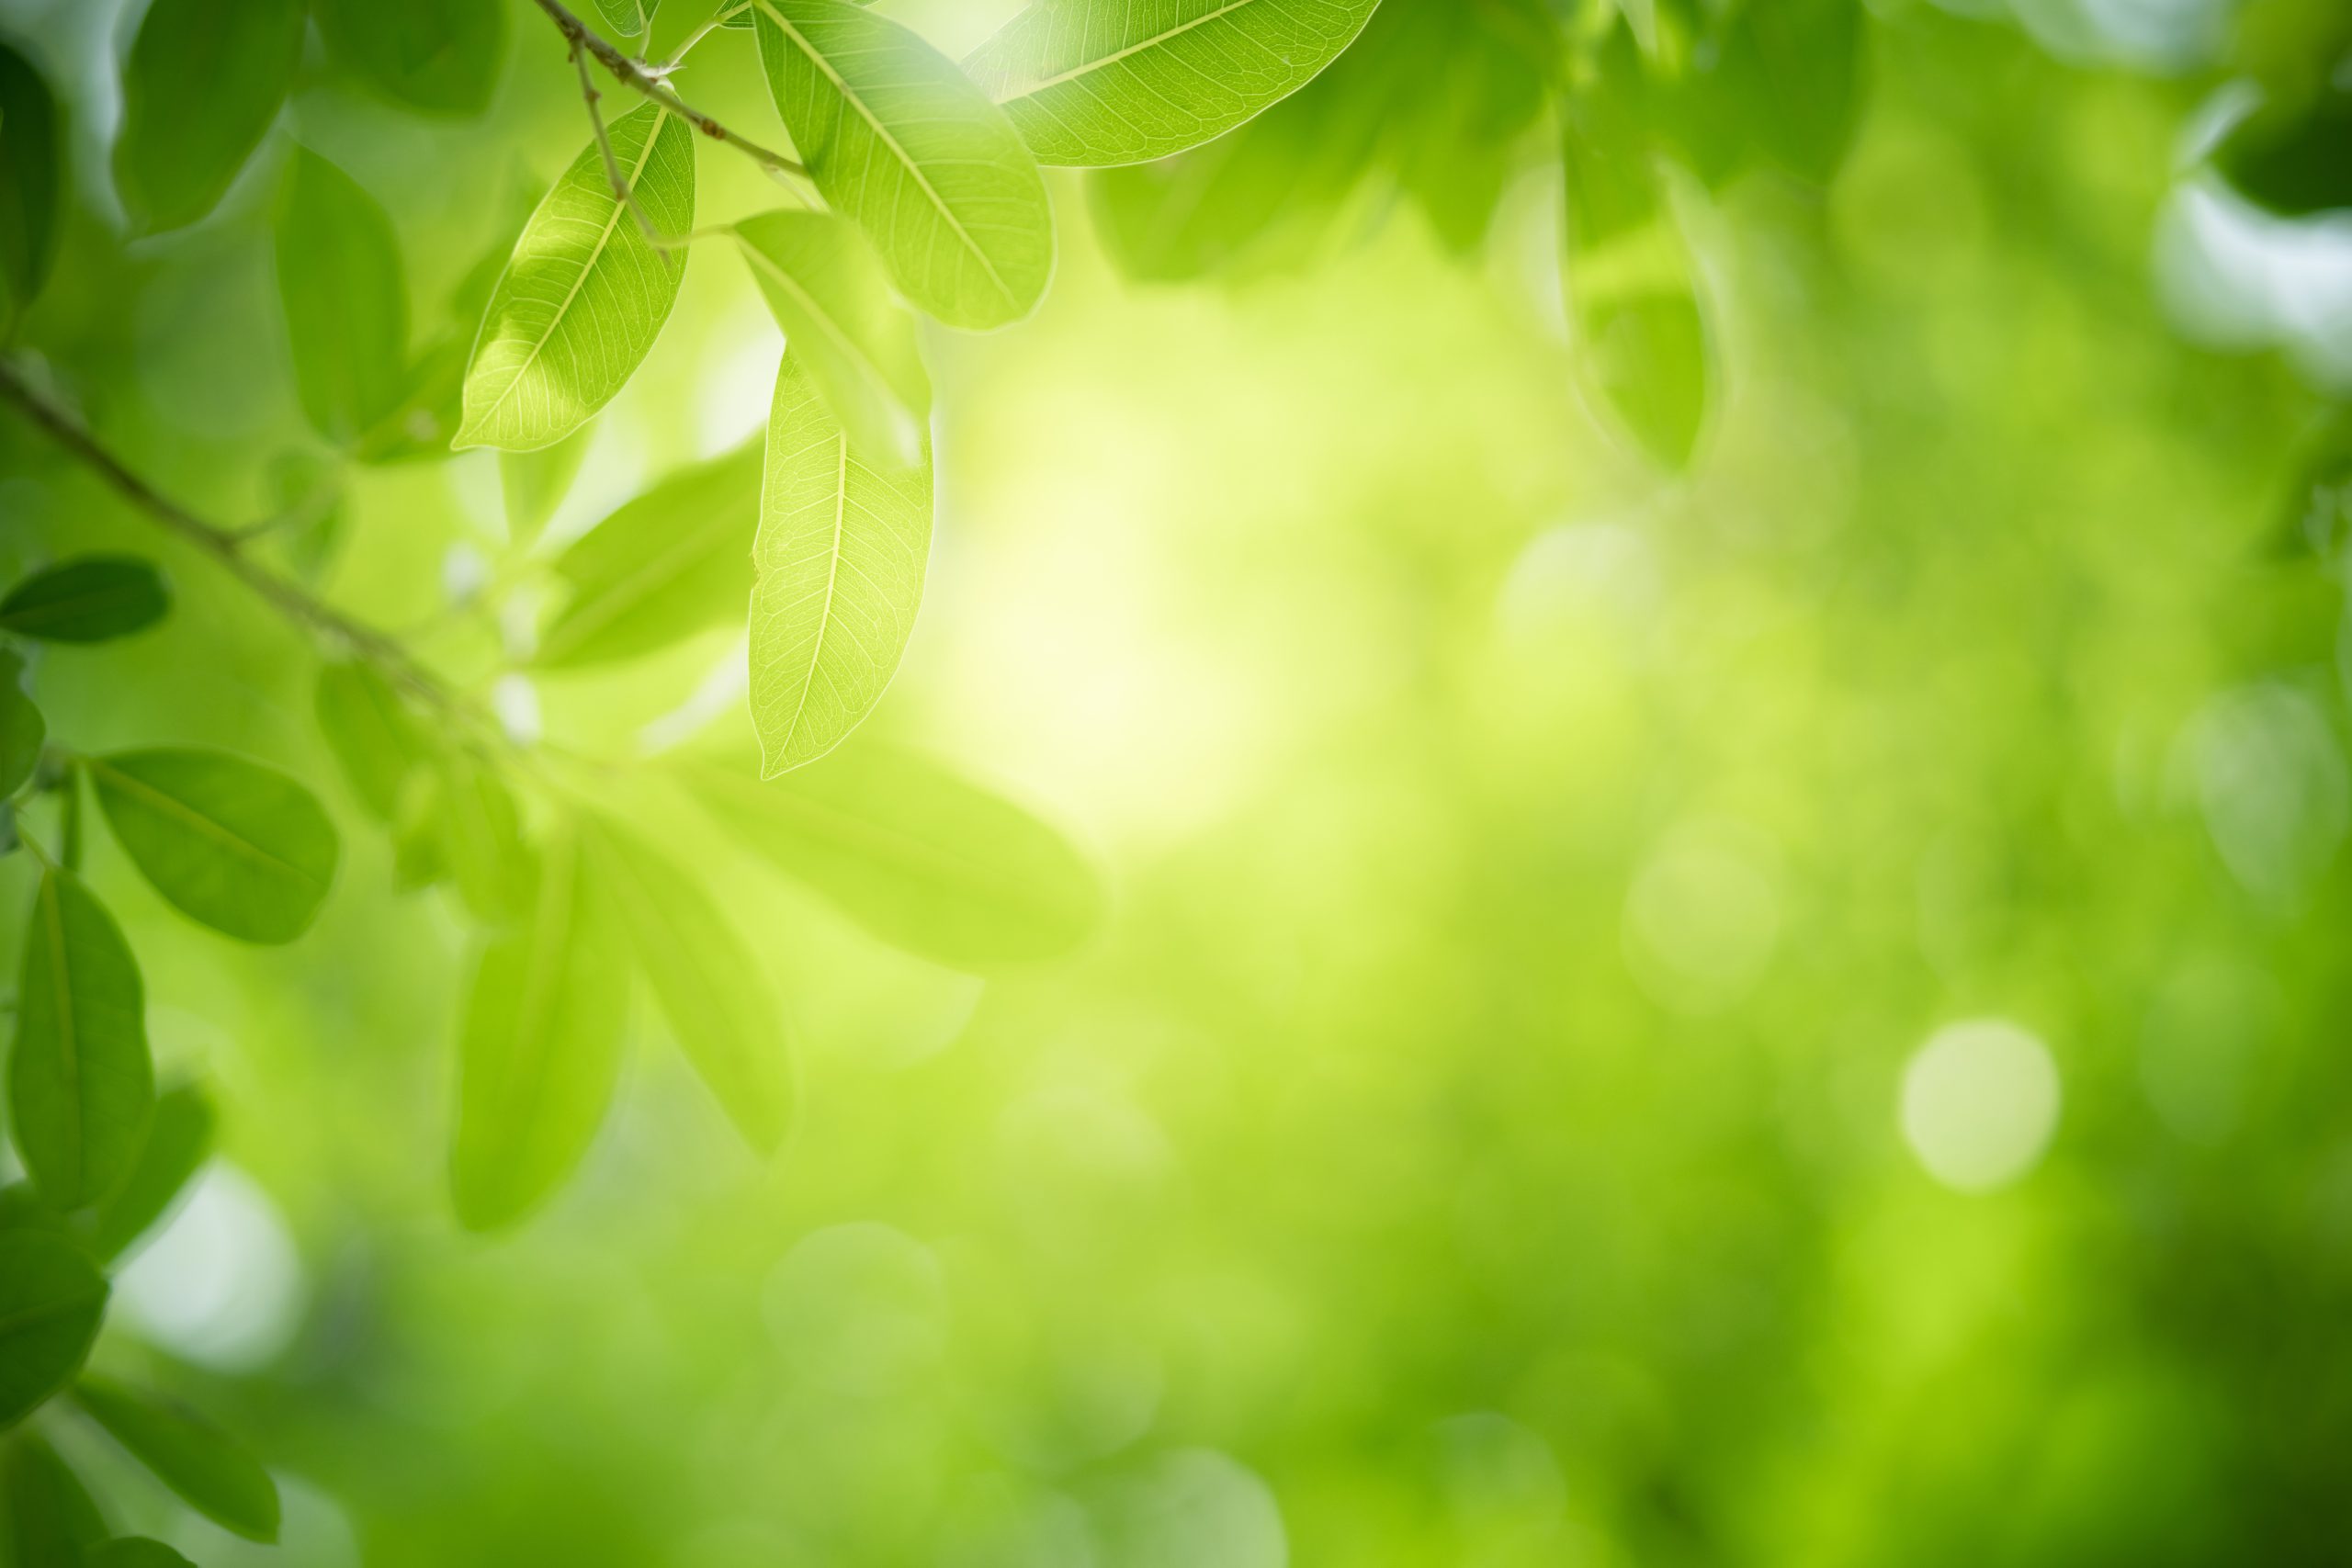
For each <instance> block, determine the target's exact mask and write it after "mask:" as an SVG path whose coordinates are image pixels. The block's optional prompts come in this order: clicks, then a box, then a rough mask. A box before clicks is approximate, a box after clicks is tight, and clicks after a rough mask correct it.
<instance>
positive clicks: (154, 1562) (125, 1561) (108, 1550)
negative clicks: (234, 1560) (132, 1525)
mask: <svg viewBox="0 0 2352 1568" xmlns="http://www.w3.org/2000/svg"><path fill="white" fill-rule="evenodd" d="M82 1564H83V1568H196V1565H195V1564H194V1563H192V1562H189V1561H188V1560H187V1558H185V1557H182V1556H181V1555H180V1554H179V1553H178V1552H176V1551H173V1550H172V1549H171V1548H170V1547H168V1546H165V1545H164V1543H163V1542H162V1541H160V1540H150V1539H148V1538H147V1537H146V1536H143V1535H127V1536H124V1537H122V1538H121V1539H120V1540H109V1541H105V1542H102V1543H100V1544H99V1545H96V1546H94V1547H92V1548H90V1549H89V1550H88V1551H85V1552H84V1553H83V1554H82Z"/></svg>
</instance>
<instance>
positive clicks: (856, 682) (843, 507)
mask: <svg viewBox="0 0 2352 1568" xmlns="http://www.w3.org/2000/svg"><path fill="white" fill-rule="evenodd" d="M931 504H932V495H931V454H930V445H929V442H928V440H926V441H925V443H924V445H923V448H922V458H921V461H920V462H919V463H918V464H917V465H916V466H914V467H912V468H899V467H897V466H896V465H894V464H890V463H887V462H886V463H876V462H875V461H874V460H872V458H871V457H870V456H869V455H867V454H865V453H864V452H861V451H858V450H856V449H855V448H854V446H852V444H851V442H850V439H849V435H848V433H847V432H845V431H844V430H842V426H841V423H840V422H839V421H837V420H835V419H834V418H833V416H832V412H831V410H830V409H828V408H827V407H826V406H825V401H824V400H823V399H822V398H820V397H819V396H818V395H817V391H816V388H815V387H814V385H813V384H812V383H811V382H810V380H809V377H808V376H807V375H806V374H804V373H803V372H802V371H801V369H800V367H799V362H798V358H797V355H792V354H786V355H785V356H784V364H783V366H782V367H781V368H780V369H779V370H778V372H777V375H776V384H775V404H774V406H773V408H772V409H771V411H770V412H769V415H768V438H767V469H766V478H765V480H764V481H763V486H762V489H761V491H760V532H759V538H758V541H757V542H756V543H755V544H754V545H753V546H752V564H753V567H754V569H755V570H756V571H757V573H758V581H757V582H756V583H755V585H754V586H753V588H752V616H751V662H752V725H753V727H754V728H756V729H757V730H758V731H759V736H760V750H761V754H762V757H763V771H764V772H765V773H766V774H767V775H768V776H769V777H771V778H773V777H775V775H776V774H778V773H785V772H786V771H788V770H790V769H793V768H797V767H799V766H801V765H802V764H804V763H807V762H811V761H815V760H816V759H818V758H819V757H821V756H823V755H824V754H825V753H826V752H828V751H830V750H832V749H833V748H834V747H836V746H838V745H840V744H841V742H842V739H843V738H844V737H846V736H847V735H848V734H849V732H850V731H851V730H852V729H854V728H856V727H857V724H858V722H859V721H860V720H861V719H863V718H864V717H865V716H866V715H867V714H868V713H869V712H871V711H872V710H873V708H874V705H875V704H876V703H877V702H879V701H881V699H882V693H883V690H884V689H885V688H886V687H888V685H889V683H890V677H891V676H892V675H894V674H895V673H897V671H898V668H899V656H900V655H901V654H903V653H904V652H905V651H906V647H907V635H908V633H909V632H910V631H911V630H912V629H913V627H914V618H915V609H916V607H917V606H918V605H919V604H921V603H922V580H923V569H924V564H925V561H926V559H927V558H928V557H929V555H930V553H931Z"/></svg>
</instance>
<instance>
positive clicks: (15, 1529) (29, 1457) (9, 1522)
mask: <svg viewBox="0 0 2352 1568" xmlns="http://www.w3.org/2000/svg"><path fill="white" fill-rule="evenodd" d="M106 1533H107V1527H106V1520H105V1519H104V1518H103V1517H101V1516H100V1515H99V1513H98V1506H97V1505H96V1503H94V1502H92V1501H91V1500H90V1494H89V1492H88V1490H87V1489H86V1488H85V1487H84V1486H83V1484H82V1482H81V1478H80V1477H78V1476H76V1475H75V1474H74V1472H73V1470H72V1469H71V1468H70V1467H69V1466H68V1465H67V1464H66V1462H65V1461H64V1460H63V1459H62V1458H60V1457H59V1455H58V1452H57V1450H55V1449H52V1448H51V1447H50V1446H49V1444H48V1443H46V1442H44V1441H42V1440H41V1439H40V1438H38V1437H36V1436H35V1435H33V1434H32V1433H30V1432H19V1433H17V1435H16V1436H15V1437H13V1438H9V1439H8V1443H7V1447H6V1450H0V1562H7V1563H8V1564H9V1568H82V1564H83V1555H82V1554H83V1552H84V1551H85V1550H86V1549H88V1548H90V1547H92V1546H95V1545H96V1544H97V1543H98V1541H99V1540H103V1539H104V1538H105V1536H106Z"/></svg>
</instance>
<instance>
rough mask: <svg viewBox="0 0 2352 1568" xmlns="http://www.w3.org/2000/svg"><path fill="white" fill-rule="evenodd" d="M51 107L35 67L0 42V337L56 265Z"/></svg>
mask: <svg viewBox="0 0 2352 1568" xmlns="http://www.w3.org/2000/svg"><path fill="white" fill-rule="evenodd" d="M58 131H59V125H58V114H57V100H56V98H55V97H54V96H51V93H50V90H49V83H48V82H47V81H46V80H44V79H43V78H42V76H41V73H40V68H39V67H37V66H36V65H34V64H33V62H31V61H29V60H27V59H26V58H25V57H24V56H23V55H21V54H19V53H17V51H15V50H14V49H11V48H10V47H8V45H7V44H6V42H0V336H6V335H7V334H8V333H12V332H13V331H14V329H15V326H16V323H17V321H21V320H23V318H24V314H25V311H26V310H28V309H30V308H31V306H32V302H33V300H34V299H35V298H36V297H38V296H39V295H40V290H41V285H42V284H44V283H46V282H47V281H48V280H49V269H50V265H51V263H52V262H53V261H55V260H56V258H57V210H58V195H59V192H60V191H62V189H63V188H64V184H65V181H64V171H65V159H64V143H63V141H62V139H61V138H60V136H59V135H58Z"/></svg>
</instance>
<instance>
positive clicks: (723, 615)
mask: <svg viewBox="0 0 2352 1568" xmlns="http://www.w3.org/2000/svg"><path fill="white" fill-rule="evenodd" d="M761 468H762V463H761V456H760V448H759V446H757V445H756V444H751V445H746V446H742V447H740V448H738V449H737V450H736V451H733V452H730V453H729V454H728V455H727V456H725V457H719V458H717V459H715V460H714V461H711V462H708V463H703V464H698V465H696V466H695V467H694V468H687V469H685V470H684V471H683V472H680V473H676V474H673V475H672V476H670V477H669V478H668V479H663V480H662V482H661V483H660V484H658V485H655V486H654V487H653V488H652V489H651V490H650V491H646V492H645V493H644V494H643V495H640V496H639V497H638V498H637V499H636V500H634V501H632V502H628V504H627V505H625V506H623V507H621V508H620V509H619V510H618V511H616V512H615V513H613V514H612V515H611V516H610V517H607V518H605V520H604V521H603V522H602V523H599V524H597V525H596V526H594V528H591V529H589V530H588V532H586V533H585V534H582V536H580V537H579V538H578V539H576V540H574V541H573V542H572V544H571V546H570V547H568V548H567V549H565V551H564V552H563V554H561V555H560V556H558V557H557V558H556V561H555V570H556V574H557V575H558V576H559V577H560V578H562V579H563V580H564V581H565V582H567V583H569V584H570V585H571V597H570V598H569V599H567V600H566V601H565V602H564V604H563V607H562V609H561V610H560V611H559V612H558V613H557V615H556V617H555V619H554V620H553V621H551V622H550V623H549V624H548V628H547V631H546V633H545V634H544V635H543V636H542V637H540V639H539V647H538V651H537V655H536V656H535V658H534V660H533V661H534V662H535V663H537V664H538V665H539V666H540V667H541V668H543V669H549V670H574V669H581V668H583V667H585V666H589V665H594V664H605V663H609V662H611V661H613V660H618V659H631V658H635V657H636V656H638V655H639V654H644V653H650V652H652V651H654V650H655V649H662V648H666V647H668V646H670V645H671V644H672V643H674V642H676V641H678V640H679V639H680V638H682V637H690V636H692V635H693V634H694V633H695V632H698V631H700V630H702V629H703V628H704V627H706V626H711V625H713V624H715V623H718V622H721V621H733V620H740V619H741V617H742V615H743V614H744V606H745V605H746V604H749V602H750V600H751V596H752V536H753V535H754V534H755V533H756V532H757V531H758V528H759V522H760V477H761Z"/></svg>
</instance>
